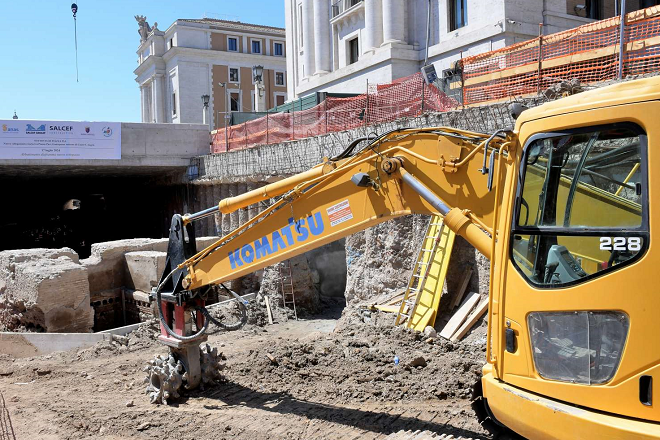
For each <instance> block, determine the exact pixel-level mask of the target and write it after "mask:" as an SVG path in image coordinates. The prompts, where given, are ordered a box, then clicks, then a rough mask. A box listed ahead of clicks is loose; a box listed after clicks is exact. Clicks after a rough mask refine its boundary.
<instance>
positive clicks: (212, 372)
mask: <svg viewBox="0 0 660 440" xmlns="http://www.w3.org/2000/svg"><path fill="white" fill-rule="evenodd" d="M199 355H200V362H199V363H200V366H201V369H202V381H201V383H200V388H201V389H204V386H205V385H214V384H216V383H217V382H218V381H220V380H221V379H222V374H221V371H222V370H223V369H224V368H225V364H224V363H223V362H222V361H224V360H226V358H225V357H224V356H223V354H222V353H218V349H217V348H215V347H213V348H211V346H210V345H209V344H204V345H203V346H201V347H200V350H199Z"/></svg>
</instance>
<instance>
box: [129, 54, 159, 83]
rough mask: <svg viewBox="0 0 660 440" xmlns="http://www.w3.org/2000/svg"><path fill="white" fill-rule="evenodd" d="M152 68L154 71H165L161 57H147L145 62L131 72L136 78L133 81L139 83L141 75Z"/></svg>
mask: <svg viewBox="0 0 660 440" xmlns="http://www.w3.org/2000/svg"><path fill="white" fill-rule="evenodd" d="M152 67H153V68H154V69H155V70H162V71H163V72H164V71H165V61H164V60H163V58H162V57H157V56H154V55H151V56H149V57H147V59H146V60H144V61H143V62H142V64H140V65H139V66H138V67H137V69H135V70H134V71H133V73H134V74H135V76H136V78H135V81H139V78H140V76H141V75H143V74H144V73H146V72H147V71H148V70H149V69H151V68H152Z"/></svg>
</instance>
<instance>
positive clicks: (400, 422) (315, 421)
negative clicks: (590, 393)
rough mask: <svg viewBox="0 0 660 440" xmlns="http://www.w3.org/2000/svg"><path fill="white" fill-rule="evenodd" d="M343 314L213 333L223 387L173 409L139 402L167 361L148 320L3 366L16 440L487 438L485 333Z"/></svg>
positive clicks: (350, 311)
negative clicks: (151, 365)
mask: <svg viewBox="0 0 660 440" xmlns="http://www.w3.org/2000/svg"><path fill="white" fill-rule="evenodd" d="M340 314H341V309H337V308H334V309H333V310H331V311H330V313H329V314H328V311H326V316H324V317H320V318H318V317H317V318H312V319H307V320H299V321H294V320H291V321H283V322H279V323H275V324H274V325H266V326H256V325H250V324H249V325H247V326H246V327H245V328H244V329H242V330H240V331H236V332H218V333H215V334H212V335H210V336H209V341H208V343H209V344H210V345H211V346H214V347H217V348H218V350H220V351H222V352H223V353H224V355H225V357H226V359H227V360H226V367H225V368H224V370H223V376H224V378H223V381H222V382H220V383H218V384H217V385H215V386H213V387H211V388H209V387H206V389H204V390H202V389H198V390H195V391H191V392H186V393H185V395H184V396H182V397H181V398H180V399H178V400H176V401H175V402H173V404H172V405H169V406H167V405H152V404H150V403H149V399H148V398H147V396H146V395H145V394H144V389H145V385H144V384H143V380H144V378H145V373H144V372H143V371H142V368H143V367H144V366H145V363H146V362H147V361H148V360H149V359H150V358H152V357H153V356H154V355H157V354H166V353H167V348H166V347H164V346H163V345H161V344H159V343H158V342H157V341H156V336H157V331H158V329H157V327H156V325H155V322H153V321H152V322H151V323H145V324H143V325H142V326H141V327H140V328H139V329H138V330H136V331H135V332H133V333H131V334H129V335H128V337H127V338H118V340H116V341H112V342H107V341H103V342H99V343H98V344H97V345H95V346H93V347H91V348H87V349H82V350H73V351H69V352H57V353H53V354H51V355H46V356H40V357H32V358H20V357H19V358H12V357H9V356H3V357H0V389H1V390H2V393H3V395H4V398H5V401H6V407H7V410H8V412H9V414H10V415H11V421H12V426H13V429H14V431H15V435H16V438H17V439H35V438H41V439H82V438H99V437H102V438H109V439H119V438H160V437H168V438H182V439H183V438H195V439H207V438H209V439H210V438H214V439H229V438H249V439H279V438H287V439H288V438H291V439H311V438H324V439H325V438H327V439H335V438H337V439H340V438H341V439H343V438H361V439H362V438H364V439H376V438H395V437H393V436H395V435H396V433H397V432H400V431H417V430H422V431H423V430H427V431H429V432H430V433H437V434H446V435H453V436H454V438H461V437H463V438H490V437H491V436H490V435H489V434H488V432H487V431H486V430H484V429H483V428H482V426H480V424H479V421H478V420H477V417H476V415H475V413H474V411H473V409H472V407H471V401H470V396H471V394H472V387H473V385H474V384H475V383H476V382H477V380H478V378H479V376H480V370H481V365H482V364H483V359H484V350H485V327H486V325H485V323H481V325H479V326H476V327H475V328H474V329H473V331H472V332H471V333H470V334H469V335H468V336H467V337H466V338H464V339H463V340H462V341H459V342H456V343H452V342H448V341H445V340H442V339H441V338H439V337H435V338H434V337H427V336H425V335H424V334H423V333H417V332H413V331H411V330H407V329H404V328H401V327H394V326H393V319H394V315H392V314H386V313H380V312H370V311H366V310H364V309H361V308H359V307H350V308H347V309H345V310H344V312H343V316H341V317H339V315H340ZM337 318H339V319H337ZM395 358H396V360H395ZM397 360H398V362H397ZM388 436H389V437H388ZM397 438H398V437H397ZM402 438H403V437H402ZM405 438H407V437H405ZM500 438H502V437H500ZM506 438H511V437H510V436H509V435H507V436H506Z"/></svg>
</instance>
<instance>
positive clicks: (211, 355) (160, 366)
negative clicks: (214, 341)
mask: <svg viewBox="0 0 660 440" xmlns="http://www.w3.org/2000/svg"><path fill="white" fill-rule="evenodd" d="M199 356H200V366H201V370H202V380H201V383H200V389H202V390H203V389H204V386H210V385H214V384H216V383H217V382H218V381H219V380H221V378H222V376H221V371H222V370H223V369H224V367H225V365H224V363H223V361H224V360H226V359H225V357H224V356H223V355H222V353H218V349H217V348H211V346H210V345H209V344H204V345H203V346H202V347H200V348H199ZM143 371H145V372H146V373H147V377H145V378H144V383H145V384H146V385H147V387H146V389H145V393H146V394H147V395H148V396H149V401H150V402H151V403H155V404H165V405H167V404H168V402H171V401H172V399H177V398H178V397H179V396H180V392H181V390H182V387H183V388H184V389H189V387H188V373H187V372H186V371H185V367H184V364H183V363H182V362H181V360H179V359H176V357H175V356H174V355H173V354H172V353H170V354H169V355H167V356H162V355H158V356H156V358H155V359H153V360H151V361H150V362H149V364H148V365H147V366H146V367H145V368H144V370H143Z"/></svg>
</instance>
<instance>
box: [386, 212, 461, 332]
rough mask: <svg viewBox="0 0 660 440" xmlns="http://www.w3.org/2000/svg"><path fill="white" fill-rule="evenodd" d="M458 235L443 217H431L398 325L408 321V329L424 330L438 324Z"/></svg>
mask: <svg viewBox="0 0 660 440" xmlns="http://www.w3.org/2000/svg"><path fill="white" fill-rule="evenodd" d="M455 238H456V235H455V234H454V232H453V231H452V230H451V229H449V228H447V227H445V226H444V224H443V219H442V217H441V216H433V217H431V220H429V225H428V228H427V230H426V235H425V237H424V240H423V241H422V246H421V249H420V251H419V254H418V255H417V260H416V262H415V266H414V268H413V271H412V274H411V276H410V280H409V281H408V287H407V288H406V292H405V294H404V295H403V301H402V302H401V304H400V306H399V312H398V313H397V317H396V321H395V325H399V324H403V323H404V322H406V326H407V327H408V328H412V329H415V330H417V331H423V330H424V329H425V328H426V326H427V325H433V324H434V323H435V318H436V316H437V314H438V308H439V307H440V297H441V296H442V287H443V285H444V282H445V278H446V276H447V267H448V266H449V257H450V256H451V251H452V249H453V247H454V239H455ZM411 307H412V311H411V312H410V313H407V311H408V309H410V308H411Z"/></svg>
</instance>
